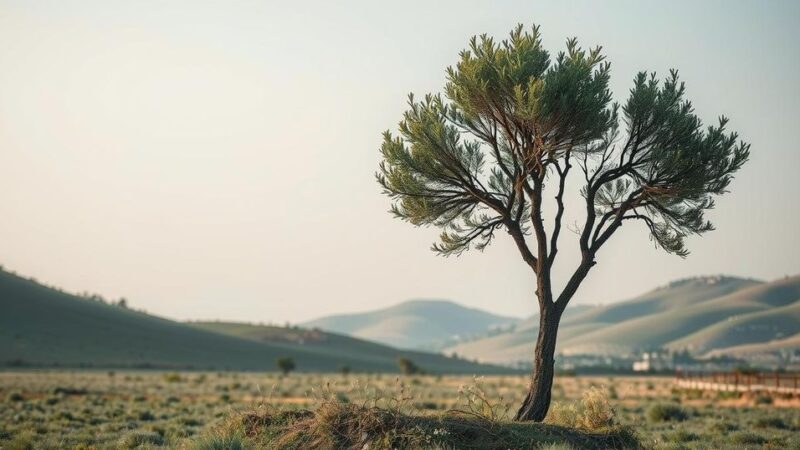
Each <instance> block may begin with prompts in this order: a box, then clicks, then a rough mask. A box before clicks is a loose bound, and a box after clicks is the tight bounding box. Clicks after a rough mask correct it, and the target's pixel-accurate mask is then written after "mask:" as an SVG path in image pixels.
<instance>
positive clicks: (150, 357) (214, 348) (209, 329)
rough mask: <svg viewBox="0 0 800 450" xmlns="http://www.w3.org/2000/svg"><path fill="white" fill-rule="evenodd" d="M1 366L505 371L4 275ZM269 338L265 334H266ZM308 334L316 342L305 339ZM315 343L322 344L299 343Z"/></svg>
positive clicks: (0, 307)
mask: <svg viewBox="0 0 800 450" xmlns="http://www.w3.org/2000/svg"><path fill="white" fill-rule="evenodd" d="M0 311H2V314H0V366H32V367H37V366H43V367H53V366H58V367H98V368H100V367H102V368H161V369H207V370H225V369H231V370H274V369H275V362H274V361H275V359H276V358H278V357H284V356H288V357H291V358H293V359H294V360H295V362H296V363H297V367H298V370H300V371H336V370H338V369H339V367H340V366H342V365H347V366H349V367H350V368H351V370H353V371H375V372H394V371H396V370H397V366H396V362H395V359H396V358H397V357H399V356H406V357H408V358H411V359H412V360H413V361H415V362H416V363H417V364H418V365H419V366H421V367H422V368H423V369H425V370H427V371H430V372H435V373H476V374H477V373H496V372H502V371H504V370H503V369H499V368H497V367H490V366H484V365H478V364H475V363H471V362H468V361H465V360H458V359H453V358H446V357H444V356H441V355H435V354H427V353H421V352H408V351H401V350H397V349H395V348H392V347H388V346H383V345H379V344H374V343H369V342H363V341H360V340H358V339H353V338H349V337H344V336H337V335H334V334H331V333H320V332H317V331H308V330H301V329H290V330H286V329H281V328H276V327H273V328H270V327H260V328H259V327H255V328H257V331H258V332H257V333H256V332H252V333H251V332H246V331H242V330H249V329H250V328H248V326H247V325H241V324H185V323H179V322H175V321H172V320H167V319H163V318H159V317H155V316H152V315H149V314H145V313H142V312H138V311H134V310H130V309H127V308H123V307H120V306H115V305H109V304H106V303H103V302H100V301H96V300H89V299H85V298H82V297H77V296H74V295H70V294H67V293H64V292H61V291H58V290H55V289H52V288H48V287H45V286H43V285H41V284H38V283H36V282H34V281H31V280H27V279H24V278H21V277H19V276H16V275H13V274H11V273H9V272H5V271H0ZM267 331H268V332H269V334H265V333H266V332H267ZM305 333H308V334H305ZM297 335H300V336H306V335H307V336H312V337H314V339H309V338H306V339H302V338H301V339H298V338H297Z"/></svg>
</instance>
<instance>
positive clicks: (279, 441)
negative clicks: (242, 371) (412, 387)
mask: <svg viewBox="0 0 800 450" xmlns="http://www.w3.org/2000/svg"><path fill="white" fill-rule="evenodd" d="M554 444H555V445H558V448H561V446H563V448H570V449H631V448H639V447H640V445H639V442H638V440H637V439H636V437H635V435H634V434H633V433H632V432H631V431H630V430H629V429H628V428H624V427H611V428H608V429H605V430H603V431H601V432H585V431H579V430H575V429H571V428H566V427H561V426H556V425H547V424H538V423H536V424H535V423H513V422H505V421H493V420H490V419H487V418H485V417H481V416H480V415H473V414H466V413H449V414H444V415H435V416H421V415H409V414H405V413H402V412H400V411H394V410H389V409H382V408H376V407H364V406H359V405H354V404H349V403H341V402H336V401H328V402H324V403H322V404H321V405H320V406H319V407H318V408H317V409H316V410H313V411H310V410H301V411H284V412H275V413H273V412H267V411H249V412H244V413H239V414H237V415H236V416H235V417H233V418H232V419H231V420H230V421H229V422H228V423H226V424H225V425H223V426H220V427H219V428H218V429H216V430H215V431H214V432H212V433H210V434H208V435H206V436H205V437H203V438H202V439H201V440H200V441H198V443H197V448H198V449H213V448H249V447H253V448H267V449H298V448H303V449H359V450H362V449H390V448H391V449H420V448H423V449H424V448H428V449H531V448H541V447H544V448H551V447H552V446H554Z"/></svg>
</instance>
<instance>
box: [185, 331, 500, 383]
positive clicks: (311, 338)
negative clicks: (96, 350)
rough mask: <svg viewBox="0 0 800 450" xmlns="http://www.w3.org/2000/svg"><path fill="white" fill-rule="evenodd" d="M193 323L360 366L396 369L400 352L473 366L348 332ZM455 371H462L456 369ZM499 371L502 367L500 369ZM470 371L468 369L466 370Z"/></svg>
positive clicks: (432, 366) (438, 366)
mask: <svg viewBox="0 0 800 450" xmlns="http://www.w3.org/2000/svg"><path fill="white" fill-rule="evenodd" d="M191 324H192V326H195V327H198V328H200V329H204V330H207V331H212V332H216V333H223V334H227V335H231V336H236V337H241V338H245V339H250V340H255V341H259V342H291V343H295V344H297V345H302V346H303V348H305V349H307V350H312V351H314V352H318V353H320V354H325V355H326V356H329V357H332V358H336V359H339V360H350V361H355V362H353V363H352V364H353V365H352V366H351V367H361V366H364V365H370V364H374V363H375V362H376V361H377V362H380V363H381V364H385V365H386V366H388V367H389V368H390V369H392V370H394V369H395V367H396V366H395V364H396V359H397V358H398V357H400V356H403V357H406V358H409V359H411V360H412V361H414V362H415V363H416V364H417V365H419V366H421V367H422V368H423V369H425V370H428V371H433V372H450V371H453V369H452V368H451V366H452V367H456V366H460V365H464V366H465V367H473V366H474V364H471V363H468V362H466V361H463V360H454V359H452V358H445V357H443V356H442V355H439V354H435V353H427V352H421V351H408V350H399V349H396V348H393V347H389V346H386V345H382V344H378V343H376V342H370V341H365V340H363V339H357V338H353V337H350V336H345V335H340V334H336V333H330V332H325V331H321V330H319V329H308V328H289V329H287V328H284V327H275V326H268V325H254V324H247V323H237V322H192V323H191ZM456 371H459V372H460V371H462V370H461V369H458V370H456ZM478 371H480V372H482V371H488V372H491V371H498V369H497V368H494V369H489V368H487V367H481V368H479V369H478ZM501 371H502V370H501ZM466 372H469V371H466Z"/></svg>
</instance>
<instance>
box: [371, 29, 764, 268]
mask: <svg viewBox="0 0 800 450" xmlns="http://www.w3.org/2000/svg"><path fill="white" fill-rule="evenodd" d="M609 78H610V64H609V63H608V62H606V61H605V57H604V56H603V54H602V53H601V48H600V47H596V48H593V49H589V50H585V49H583V48H581V47H580V46H579V45H578V42H577V40H576V39H569V40H567V43H566V50H565V51H563V52H560V53H558V54H557V55H556V56H555V58H553V57H551V55H550V54H549V53H548V52H547V51H546V50H545V49H543V48H542V43H541V38H540V34H539V28H538V27H537V26H534V27H532V28H531V29H530V30H529V31H525V30H524V29H523V27H522V26H521V25H520V26H518V27H517V28H516V29H514V30H513V31H512V32H511V35H510V37H509V38H508V39H506V40H503V41H502V42H499V43H498V42H495V40H494V39H492V38H491V37H488V36H486V35H482V36H480V37H479V38H476V37H473V38H472V40H471V41H470V46H469V49H467V50H464V51H462V52H461V54H460V59H459V61H458V63H457V64H456V66H455V67H449V68H448V69H447V83H446V85H445V88H444V93H443V94H437V95H432V94H429V95H426V96H425V97H424V98H423V99H420V100H418V99H417V98H416V97H414V96H413V95H410V96H409V99H408V106H409V108H408V110H407V111H406V112H405V114H404V116H403V119H402V121H401V122H400V124H399V135H397V136H396V135H394V134H392V133H391V132H390V131H386V132H385V133H384V136H383V144H382V147H381V153H382V155H383V162H382V163H381V166H380V171H379V173H378V174H377V177H378V181H379V182H380V184H381V185H382V186H383V187H384V189H385V192H386V193H387V194H388V195H390V196H391V197H392V198H393V199H394V200H395V201H394V202H393V204H392V212H393V213H394V215H396V216H397V217H399V218H401V219H404V220H407V221H409V222H411V223H413V224H415V225H435V226H438V227H441V228H442V229H443V231H442V233H441V239H440V241H439V242H437V243H435V244H434V245H433V249H434V250H435V251H436V252H438V253H441V254H443V255H458V254H460V253H461V252H463V251H465V250H467V249H469V248H470V247H474V248H476V249H479V250H482V249H483V248H485V247H486V246H487V245H489V244H490V242H491V241H492V239H493V238H494V237H495V232H496V231H497V230H499V229H504V230H505V231H507V232H508V233H509V234H511V236H512V237H513V238H514V240H515V242H516V244H517V246H518V248H519V250H520V252H521V254H522V257H523V259H524V260H525V261H526V262H527V263H528V265H530V266H531V268H533V270H534V271H536V272H537V273H539V271H540V269H541V267H542V266H543V265H544V264H547V263H552V261H553V259H554V258H555V255H556V253H557V251H558V238H559V235H560V231H561V218H562V215H563V212H564V203H563V198H564V189H565V184H566V179H567V176H568V174H569V173H570V171H571V169H572V167H573V166H577V167H578V168H579V170H580V171H581V174H582V178H583V180H582V182H583V188H582V194H583V197H584V199H585V208H586V222H585V223H584V226H583V228H582V230H580V247H581V251H582V253H583V254H584V258H589V259H592V258H593V256H594V254H595V253H596V252H597V250H599V248H600V247H601V246H602V245H603V244H604V243H605V242H606V241H607V239H608V238H609V237H610V236H611V235H612V234H613V233H614V231H615V230H616V229H617V228H618V227H619V226H620V225H621V224H622V222H623V221H628V220H631V221H634V220H635V221H639V222H641V223H642V224H643V225H644V226H645V227H647V228H648V230H649V233H650V236H651V237H652V239H653V240H654V241H655V243H656V244H657V245H658V246H659V247H661V248H663V249H664V250H666V251H667V252H670V253H674V254H677V255H680V256H686V255H687V254H688V250H687V248H686V245H685V238H686V236H688V235H692V234H701V233H704V232H706V231H709V230H711V229H713V225H712V224H711V223H710V222H709V221H708V220H706V219H705V216H704V212H705V211H706V210H707V209H710V208H712V207H713V206H714V200H713V198H712V195H714V194H721V193H723V192H725V190H726V188H727V187H728V185H729V183H730V182H731V179H732V176H733V175H732V174H733V173H734V172H736V171H737V170H738V169H739V168H740V167H741V166H742V164H744V162H745V161H746V160H747V159H748V154H749V145H748V144H745V143H744V142H740V141H739V139H738V136H737V134H736V133H734V132H728V131H727V123H728V120H727V119H726V118H725V117H720V118H719V121H718V123H717V124H716V125H711V126H708V127H704V126H703V123H702V122H701V120H700V119H699V118H698V117H697V116H696V115H695V113H694V109H693V107H692V105H691V103H690V102H689V101H688V100H686V99H685V95H684V94H685V88H684V84H683V83H682V82H681V81H680V80H679V78H678V73H677V71H674V70H673V71H671V72H670V74H669V75H668V76H667V77H666V78H664V79H663V80H659V79H658V78H657V77H656V74H654V73H653V74H648V73H645V72H641V73H639V74H638V75H636V77H635V79H634V82H633V87H632V88H631V90H630V93H629V96H628V99H627V101H626V102H624V104H622V105H619V104H617V103H614V102H612V95H611V92H610V90H609V87H608V84H609ZM546 183H553V186H554V189H556V190H557V192H556V196H555V200H556V215H555V218H554V220H553V223H552V226H551V227H550V228H549V239H548V232H547V231H546V227H545V223H544V219H543V218H542V214H541V208H542V201H543V198H542V192H543V189H544V186H545V184H546ZM531 235H532V236H533V240H534V241H535V245H534V246H529V245H528V242H527V240H528V238H529V237H530V236H531Z"/></svg>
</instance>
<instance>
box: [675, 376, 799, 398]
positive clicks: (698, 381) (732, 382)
mask: <svg viewBox="0 0 800 450" xmlns="http://www.w3.org/2000/svg"><path fill="white" fill-rule="evenodd" d="M675 384H676V385H678V387H682V388H686V389H700V390H704V391H725V392H774V393H778V394H793V395H800V374H798V373H739V372H682V371H679V372H677V373H676V374H675Z"/></svg>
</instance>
